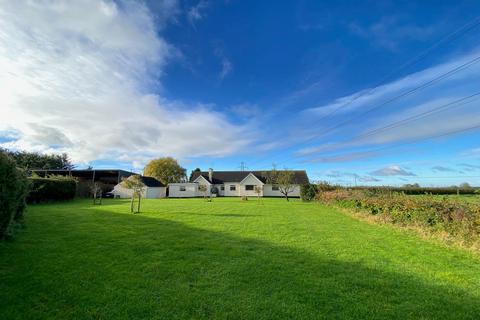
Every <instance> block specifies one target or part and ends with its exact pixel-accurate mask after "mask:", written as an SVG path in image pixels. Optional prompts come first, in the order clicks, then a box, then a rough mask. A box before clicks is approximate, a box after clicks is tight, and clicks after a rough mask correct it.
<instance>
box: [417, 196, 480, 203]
mask: <svg viewBox="0 0 480 320" xmlns="http://www.w3.org/2000/svg"><path fill="white" fill-rule="evenodd" d="M411 197H424V196H423V195H412V196H411ZM429 197H435V198H440V199H441V198H444V197H445V198H447V199H451V200H458V201H465V202H470V203H479V204H480V195H473V194H465V195H433V196H429Z"/></svg>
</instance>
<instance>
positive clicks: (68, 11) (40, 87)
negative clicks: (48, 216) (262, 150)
mask: <svg viewBox="0 0 480 320" xmlns="http://www.w3.org/2000/svg"><path fill="white" fill-rule="evenodd" d="M167 2H169V3H172V1H171V0H170V1H167ZM167 7H168V6H167ZM170 7H171V6H170ZM162 19H168V16H167V15H166V14H165V15H164V16H162ZM163 22H164V21H163ZM158 25H160V26H162V21H159V23H158V24H155V23H154V19H153V17H152V15H151V13H150V11H149V10H148V9H147V7H146V6H144V5H142V4H140V3H136V2H135V3H134V2H130V1H125V2H121V4H117V3H116V2H113V1H107V0H105V1H101V0H88V1H75V2H68V1H55V2H50V1H48V2H45V1H41V2H34V1H5V2H3V3H2V6H1V7H0V70H2V73H0V106H1V107H0V132H2V131H3V132H15V133H18V135H17V138H18V139H17V140H14V141H8V142H5V143H3V144H0V146H2V145H3V146H4V147H8V148H20V149H27V150H35V151H40V152H52V151H53V152H68V153H69V154H70V155H71V156H72V158H73V159H74V161H76V162H89V161H92V160H95V159H97V160H98V159H110V160H111V159H116V160H118V159H123V160H124V161H136V163H137V162H138V161H139V159H140V160H142V161H144V159H146V158H148V157H151V156H160V155H166V154H168V155H173V156H176V157H188V156H201V155H206V156H222V155H226V154H231V153H234V152H235V151H237V150H238V149H239V148H241V147H243V146H245V145H246V144H247V143H248V142H249V141H248V139H249V138H248V136H247V135H245V134H242V132H243V130H244V129H245V128H243V127H241V126H235V125H232V124H231V123H230V122H228V120H227V119H226V118H225V117H224V116H223V115H222V114H220V113H217V112H213V111H211V110H209V109H208V108H207V107H205V106H203V105H201V104H198V105H188V106H185V105H182V104H181V103H178V102H175V101H167V100H165V99H163V98H162V97H161V96H158V95H157V94H155V93H154V92H153V91H152V89H150V88H152V87H154V86H155V87H158V86H159V85H160V83H158V78H159V76H161V74H162V70H163V69H164V67H165V65H166V64H167V62H168V61H169V60H170V59H172V56H173V55H174V53H175V48H173V47H172V46H171V45H169V44H168V43H167V42H166V41H165V40H164V39H163V38H162V37H160V36H158V32H159V30H158ZM238 137H245V138H244V139H238ZM137 164H138V163H137Z"/></svg>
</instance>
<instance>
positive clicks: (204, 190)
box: [198, 184, 208, 199]
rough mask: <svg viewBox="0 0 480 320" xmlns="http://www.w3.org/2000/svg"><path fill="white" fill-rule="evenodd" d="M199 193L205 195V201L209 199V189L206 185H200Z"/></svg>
mask: <svg viewBox="0 0 480 320" xmlns="http://www.w3.org/2000/svg"><path fill="white" fill-rule="evenodd" d="M198 191H200V192H201V193H203V198H204V199H207V191H208V188H207V186H206V185H204V184H200V185H198Z"/></svg>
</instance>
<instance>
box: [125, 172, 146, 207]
mask: <svg viewBox="0 0 480 320" xmlns="http://www.w3.org/2000/svg"><path fill="white" fill-rule="evenodd" d="M122 187H124V188H125V189H130V190H132V198H131V201H130V212H133V213H138V212H140V202H141V199H142V191H143V188H145V184H144V183H143V181H142V177H141V176H139V175H133V176H130V177H128V178H126V179H123V181H122ZM135 197H137V198H138V205H137V211H136V212H134V209H133V207H134V203H135Z"/></svg>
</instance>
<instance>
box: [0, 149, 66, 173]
mask: <svg viewBox="0 0 480 320" xmlns="http://www.w3.org/2000/svg"><path fill="white" fill-rule="evenodd" d="M1 151H2V152H4V153H6V154H8V155H9V156H10V157H11V158H12V159H13V160H14V161H15V163H16V164H17V166H18V167H21V168H24V169H26V170H35V169H45V170H52V169H64V170H73V169H74V168H75V166H74V165H73V163H72V161H71V160H70V158H69V157H68V155H67V154H66V153H62V154H41V153H38V152H27V151H10V150H3V149H2V150H1Z"/></svg>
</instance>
